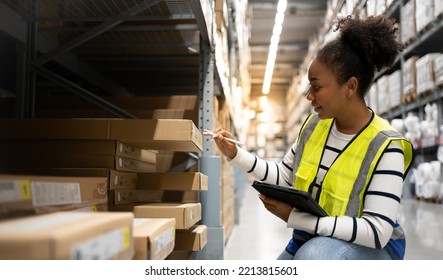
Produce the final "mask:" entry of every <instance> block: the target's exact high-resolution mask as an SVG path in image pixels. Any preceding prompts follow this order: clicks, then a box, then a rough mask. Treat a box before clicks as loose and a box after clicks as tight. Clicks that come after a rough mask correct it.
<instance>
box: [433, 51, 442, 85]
mask: <svg viewBox="0 0 443 280" xmlns="http://www.w3.org/2000/svg"><path fill="white" fill-rule="evenodd" d="M434 78H435V84H436V85H441V84H443V54H440V55H439V56H437V57H436V58H435V59H434Z"/></svg>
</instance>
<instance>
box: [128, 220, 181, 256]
mask: <svg viewBox="0 0 443 280" xmlns="http://www.w3.org/2000/svg"><path fill="white" fill-rule="evenodd" d="M133 227H134V233H133V235H134V250H135V254H134V257H133V259H138V260H147V259H150V260H162V259H165V258H166V257H167V256H168V255H169V254H170V253H171V252H172V250H173V249H174V246H175V219H169V218H166V219H144V218H135V219H134V221H133Z"/></svg>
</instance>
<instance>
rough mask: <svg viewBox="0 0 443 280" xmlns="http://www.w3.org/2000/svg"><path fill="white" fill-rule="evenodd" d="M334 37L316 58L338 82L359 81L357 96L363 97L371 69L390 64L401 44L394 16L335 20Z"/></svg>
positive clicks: (371, 78) (373, 73)
mask: <svg viewBox="0 0 443 280" xmlns="http://www.w3.org/2000/svg"><path fill="white" fill-rule="evenodd" d="M337 30H339V31H340V34H339V35H338V37H337V38H336V39H335V40H333V41H331V42H329V43H327V44H326V45H325V46H324V47H322V48H321V49H320V50H319V51H318V53H317V59H318V60H319V61H321V62H322V63H324V64H325V65H326V66H327V67H329V68H330V69H333V70H334V72H335V73H336V78H337V82H338V83H339V84H340V85H342V84H343V83H345V82H346V81H347V80H348V79H349V78H351V77H356V78H357V79H358V82H359V88H358V89H359V95H360V97H361V98H364V96H365V95H366V93H367V92H368V90H369V87H370V86H371V83H372V80H373V79H374V75H375V70H378V71H380V70H381V69H382V68H384V67H391V66H392V64H393V63H394V61H395V58H396V56H397V55H398V53H399V52H401V51H403V45H402V44H401V43H400V42H399V41H398V38H397V33H398V27H396V25H395V20H394V19H387V18H385V17H383V16H369V17H368V18H366V19H365V20H361V19H360V18H359V16H358V15H355V16H353V17H351V16H348V17H346V18H342V19H339V20H338V23H337V26H336V29H335V30H334V31H337Z"/></svg>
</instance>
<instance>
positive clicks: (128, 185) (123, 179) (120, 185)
mask: <svg viewBox="0 0 443 280" xmlns="http://www.w3.org/2000/svg"><path fill="white" fill-rule="evenodd" d="M2 170H3V171H4V173H6V174H20V175H39V176H62V177H107V178H108V189H109V190H114V189H130V190H134V189H135V188H136V186H137V173H136V172H129V171H119V170H114V169H107V168H6V167H5V168H2Z"/></svg>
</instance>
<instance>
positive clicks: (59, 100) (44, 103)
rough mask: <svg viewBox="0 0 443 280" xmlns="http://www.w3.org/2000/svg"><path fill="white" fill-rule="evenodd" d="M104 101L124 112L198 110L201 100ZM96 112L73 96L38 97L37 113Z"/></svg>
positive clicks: (125, 98) (113, 98)
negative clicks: (48, 111) (45, 111)
mask: <svg viewBox="0 0 443 280" xmlns="http://www.w3.org/2000/svg"><path fill="white" fill-rule="evenodd" d="M101 98H103V99H104V100H106V101H108V102H110V103H112V104H114V105H116V106H117V107H119V108H122V109H124V110H133V109H138V110H155V109H183V110H198V106H199V103H198V102H199V98H198V96H197V95H195V94H192V95H170V96H160V95H159V96H153V95H150V94H149V96H101ZM65 109H68V110H73V109H78V110H80V109H81V110H96V109H97V105H95V104H93V103H91V102H89V101H87V100H86V99H84V98H82V97H79V96H76V95H71V96H51V97H44V96H41V97H37V98H36V111H39V110H55V111H57V110H65Z"/></svg>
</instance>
